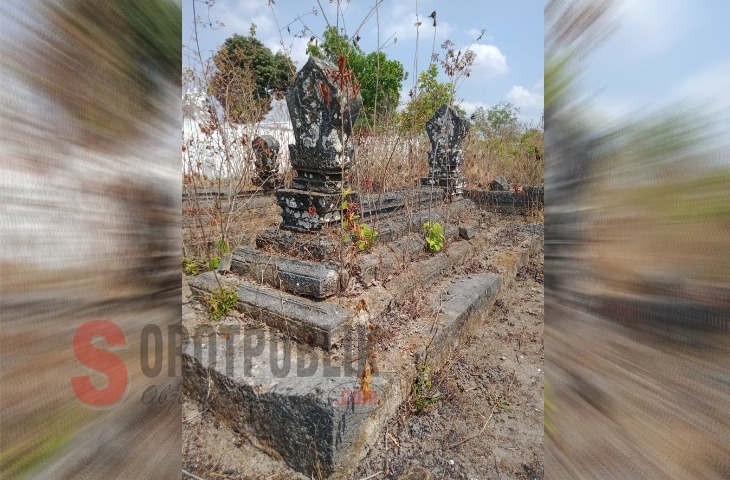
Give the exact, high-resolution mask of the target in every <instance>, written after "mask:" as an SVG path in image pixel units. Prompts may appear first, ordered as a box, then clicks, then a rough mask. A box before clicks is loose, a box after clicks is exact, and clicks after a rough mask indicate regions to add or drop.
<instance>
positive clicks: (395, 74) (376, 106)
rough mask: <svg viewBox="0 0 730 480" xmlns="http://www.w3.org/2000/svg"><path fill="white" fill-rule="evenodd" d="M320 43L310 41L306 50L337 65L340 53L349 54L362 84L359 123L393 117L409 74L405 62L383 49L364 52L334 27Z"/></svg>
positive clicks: (329, 29)
mask: <svg viewBox="0 0 730 480" xmlns="http://www.w3.org/2000/svg"><path fill="white" fill-rule="evenodd" d="M323 37H324V41H323V42H322V44H321V45H315V44H313V43H310V44H309V46H308V47H307V53H309V54H310V55H312V56H315V57H318V58H323V59H325V60H327V61H329V62H331V63H334V64H335V65H337V63H338V61H339V58H340V56H344V57H345V58H347V65H348V67H349V68H350V69H351V70H352V73H353V74H354V76H355V80H356V81H357V82H358V83H359V84H360V95H362V102H363V107H362V110H361V113H360V118H359V119H358V122H357V123H358V124H361V125H362V124H368V125H376V124H379V123H382V122H384V121H385V120H387V119H389V118H391V117H392V115H393V114H394V113H395V111H396V108H397V107H398V100H399V99H400V89H401V83H402V82H403V80H405V79H406V78H407V74H406V72H405V70H404V68H403V65H402V64H401V63H400V62H398V61H396V60H388V57H387V56H386V55H385V53H383V52H372V53H369V54H367V55H366V54H365V53H364V52H363V51H362V49H361V48H360V47H359V46H358V45H356V44H354V43H351V42H350V41H349V40H348V38H347V37H346V36H345V35H342V34H340V33H338V32H337V29H336V28H335V27H332V26H330V27H327V29H326V30H325V32H324V36H323Z"/></svg>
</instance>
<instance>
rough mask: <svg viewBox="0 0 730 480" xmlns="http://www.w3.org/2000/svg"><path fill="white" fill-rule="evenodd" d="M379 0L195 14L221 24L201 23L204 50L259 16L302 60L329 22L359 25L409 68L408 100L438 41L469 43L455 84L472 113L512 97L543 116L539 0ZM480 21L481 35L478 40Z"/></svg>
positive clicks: (261, 4) (263, 30)
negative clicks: (471, 59)
mask: <svg viewBox="0 0 730 480" xmlns="http://www.w3.org/2000/svg"><path fill="white" fill-rule="evenodd" d="M193 1H194V0H183V45H184V46H185V45H187V46H191V45H193V42H192V41H191V40H190V39H191V38H192V33H193V25H194V21H193V19H194V18H195V17H194V15H193V12H192V10H193ZM270 3H273V5H270ZM320 5H321V8H320ZM375 5H376V0H351V1H349V2H345V1H343V2H342V4H341V15H339V17H338V15H337V2H329V0H320V1H319V2H317V0H299V1H297V0H274V2H271V1H267V0H216V1H215V3H214V5H213V6H212V7H211V8H210V9H208V8H207V7H206V5H205V2H202V1H201V0H198V1H197V2H196V3H195V9H196V14H197V15H198V17H201V18H203V19H205V20H207V18H208V12H209V15H210V19H211V20H212V21H213V22H222V23H223V24H224V26H221V27H217V28H216V29H212V28H198V41H199V43H200V48H201V50H202V51H203V55H204V57H205V56H208V57H210V56H211V53H212V52H214V51H216V50H217V48H218V47H219V46H220V45H221V44H222V43H223V42H224V41H225V40H226V39H227V38H229V37H230V36H232V35H233V34H235V33H239V34H241V35H248V32H249V28H250V26H251V24H252V23H254V24H255V25H256V36H257V38H258V39H259V40H261V41H262V42H263V43H264V44H265V45H266V46H268V47H269V48H271V49H272V50H273V51H277V50H281V49H282V43H283V44H284V47H285V49H286V50H287V51H288V52H289V53H290V55H291V57H292V58H293V60H294V61H295V63H296V64H297V67H298V68H300V67H301V66H302V65H303V64H304V62H306V59H307V57H306V53H305V51H306V46H307V43H308V41H309V40H310V38H311V36H312V35H316V36H318V37H320V38H321V36H322V33H323V32H324V29H325V27H326V25H327V23H328V22H329V24H333V25H334V24H338V25H339V27H341V28H344V32H345V33H347V34H348V36H350V37H352V36H354V33H355V32H356V31H357V32H358V35H359V36H360V37H361V39H360V42H359V45H360V47H361V48H362V49H363V51H364V52H365V53H370V52H372V51H376V50H377V49H378V47H379V46H380V48H381V49H382V50H383V52H385V53H386V55H387V56H388V58H389V59H393V60H398V61H399V62H400V63H401V64H402V65H403V67H404V69H405V70H406V71H407V72H408V74H409V75H408V79H407V80H406V81H405V82H403V87H402V90H401V100H402V101H403V102H405V101H407V100H408V92H409V90H410V89H411V88H412V87H413V86H414V83H413V82H414V81H415V80H416V78H417V73H420V72H422V71H424V70H426V69H427V68H428V65H429V62H430V59H431V54H432V53H433V52H434V51H435V52H436V53H442V52H443V51H442V49H441V45H442V43H443V42H444V41H445V40H447V39H449V40H451V41H452V42H454V44H455V46H456V48H459V49H463V48H467V47H468V48H470V49H471V50H473V51H474V52H475V54H476V61H475V63H474V65H473V67H472V71H471V75H470V76H469V78H464V79H463V81H462V82H461V83H460V84H459V86H458V90H457V99H458V100H460V101H461V106H462V107H463V108H464V109H465V110H466V112H467V114H471V113H472V112H473V111H474V110H475V109H476V108H478V107H484V108H485V109H487V108H490V107H493V106H495V105H497V104H498V103H499V102H510V103H512V104H513V105H515V106H517V107H519V109H520V115H519V118H520V120H522V121H523V122H526V123H532V124H533V125H537V124H538V122H539V121H540V118H541V116H542V112H543V98H544V97H543V72H544V69H543V65H544V16H543V10H544V2H543V1H542V0H511V1H509V2H505V1H490V0H456V1H452V2H444V1H443V0H382V1H380V2H379V3H378V8H377V9H374V7H375ZM322 9H323V10H324V11H322ZM314 10H316V11H317V14H316V15H315V14H313V13H312V12H313V11H314ZM432 11H436V27H435V28H434V27H433V24H432V20H431V19H430V18H428V16H429V15H430V14H431V12H432ZM325 17H326V20H325ZM338 18H339V22H338V20H337V19H338ZM417 22H420V23H421V24H420V26H418V27H416V23H417ZM361 24H362V26H361ZM287 27H288V28H287ZM305 28H306V29H307V31H306V33H304V34H302V31H303V30H304V29H305ZM482 29H484V35H483V36H482V38H481V39H480V40H479V41H476V39H477V37H479V35H480V33H481V30H482ZM396 39H397V40H396ZM442 57H443V55H442ZM189 58H190V57H189V55H187V54H186V49H185V47H184V52H183V62H184V63H186V62H190V60H189ZM414 72H415V74H414ZM439 75H440V77H439V80H440V81H447V77H446V76H445V75H444V73H443V72H442V71H440V74H439Z"/></svg>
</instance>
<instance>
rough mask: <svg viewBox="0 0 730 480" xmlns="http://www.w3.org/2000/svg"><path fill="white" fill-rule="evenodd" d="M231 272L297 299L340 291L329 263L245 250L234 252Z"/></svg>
mask: <svg viewBox="0 0 730 480" xmlns="http://www.w3.org/2000/svg"><path fill="white" fill-rule="evenodd" d="M231 271H233V272H234V273H236V274H238V275H241V276H244V277H247V278H250V279H252V280H256V281H259V282H264V283H266V284H268V285H271V286H274V287H276V288H282V289H284V290H286V291H287V292H291V293H296V294H298V295H306V296H308V297H314V298H327V297H331V296H332V295H334V294H336V293H337V292H338V291H339V289H340V268H339V265H337V264H336V263H332V262H309V261H305V260H295V259H293V258H284V257H276V256H271V255H270V254H267V253H262V252H257V251H256V250H254V249H252V248H248V247H241V248H237V249H236V250H234V251H233V259H232V260H231Z"/></svg>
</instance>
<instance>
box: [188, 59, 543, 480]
mask: <svg viewBox="0 0 730 480" xmlns="http://www.w3.org/2000/svg"><path fill="white" fill-rule="evenodd" d="M345 80H346V78H343V72H342V70H338V69H337V68H336V67H335V66H334V65H330V64H328V63H327V62H325V61H323V60H319V59H315V58H310V59H309V61H308V62H307V63H306V64H305V66H304V67H303V68H302V69H301V71H300V72H299V73H298V75H297V78H296V80H295V84H294V85H293V86H292V87H291V88H290V90H289V91H288V92H287V103H288V106H289V109H290V116H291V119H292V124H293V126H294V136H295V142H296V143H295V144H293V145H289V149H290V158H291V162H292V165H293V167H294V168H295V169H296V171H297V177H296V178H295V181H294V182H293V183H292V188H290V189H281V188H280V189H278V190H277V191H276V199H277V202H278V204H279V205H280V206H281V208H282V214H281V215H282V223H281V225H280V227H279V228H277V229H269V230H264V231H263V232H262V233H261V234H260V235H259V236H258V237H257V239H256V248H253V247H240V248H236V249H235V250H234V251H233V252H232V257H231V261H230V267H227V268H226V269H224V270H225V271H224V270H219V271H217V272H206V273H204V274H201V275H199V276H197V277H196V278H195V279H193V280H192V281H191V282H190V288H191V290H192V292H193V293H194V294H195V295H197V296H200V297H202V296H205V295H209V294H210V293H211V292H213V291H215V290H216V289H217V288H219V287H221V286H224V287H230V288H234V289H235V290H236V292H237V294H238V302H237V307H236V308H237V310H239V311H240V312H242V313H243V314H244V315H245V316H246V318H248V319H250V320H251V321H252V322H251V325H249V324H246V325H248V326H246V327H245V328H244V326H243V325H242V324H240V323H236V322H235V321H233V322H231V321H228V320H226V321H221V322H220V324H219V325H214V326H209V327H206V330H204V331H201V332H198V331H196V332H189V336H188V337H187V338H186V340H185V341H184V344H183V365H184V366H183V368H184V373H183V377H184V378H183V380H184V390H185V392H186V394H187V395H189V396H190V397H191V398H193V399H197V400H199V401H200V402H201V404H205V405H206V408H209V409H210V410H211V412H213V414H215V415H216V416H218V417H220V418H222V419H223V420H224V421H225V422H226V423H227V424H229V425H232V427H233V428H234V429H237V430H241V431H246V432H248V433H249V434H250V435H251V438H253V439H255V441H256V442H257V443H258V445H259V446H260V447H261V448H262V449H263V450H264V451H267V452H269V453H270V454H272V455H274V456H275V457H277V458H279V459H281V460H282V461H283V462H285V463H286V464H287V465H288V466H289V467H291V468H293V469H295V470H297V471H299V472H303V473H304V474H306V475H315V476H317V477H318V478H320V477H323V478H325V477H327V478H348V475H349V472H350V471H351V470H352V468H354V466H355V465H356V462H357V461H358V459H359V458H360V456H361V455H363V454H364V453H365V450H364V449H365V447H366V446H367V445H368V444H370V443H372V442H373V441H374V440H375V439H376V435H377V434H378V432H379V430H380V429H381V428H382V427H383V425H384V424H385V422H387V420H388V419H389V418H390V416H392V415H393V413H394V412H395V411H396V409H397V408H398V406H399V405H400V404H401V403H402V402H403V401H405V400H406V399H407V397H408V394H409V391H410V386H411V384H412V383H413V381H414V379H415V378H416V377H417V375H418V371H419V368H420V367H421V366H422V363H423V362H425V361H426V359H427V361H428V363H429V366H430V368H432V369H433V370H434V371H435V370H438V368H439V367H440V366H441V365H443V362H445V361H446V359H447V357H448V355H449V354H450V352H452V351H453V349H454V348H455V347H456V345H458V342H459V339H460V338H463V336H464V335H466V334H467V333H468V331H469V330H470V329H472V328H473V327H474V326H475V325H478V324H479V323H480V322H483V321H484V320H485V318H486V316H487V315H488V310H489V307H490V305H491V304H492V303H493V302H494V300H495V299H496V295H497V294H498V292H499V290H500V288H501V287H502V285H504V284H505V283H506V282H507V283H508V282H509V278H510V276H511V277H514V275H515V273H516V271H517V269H518V268H519V266H520V265H521V264H523V263H525V262H526V261H527V258H528V254H529V253H530V251H531V250H533V249H535V248H537V247H538V246H539V244H540V243H541V242H540V241H539V239H537V238H536V237H535V236H533V237H527V236H526V237H525V238H524V241H521V242H520V243H519V245H518V246H517V247H515V248H513V251H512V250H510V251H505V252H499V254H495V257H494V258H495V260H494V261H495V262H498V263H500V264H501V265H503V266H504V269H503V270H504V272H505V273H504V274H500V275H497V274H493V273H488V272H486V271H479V272H473V273H471V274H469V275H459V276H456V277H453V278H450V277H449V275H448V273H449V272H451V271H453V270H454V269H458V268H461V267H463V266H464V265H465V264H466V263H468V262H469V261H470V260H472V259H474V258H475V257H476V256H478V255H481V254H483V252H485V251H486V250H487V246H488V245H489V243H490V241H491V238H492V233H493V232H491V231H490V230H489V228H490V216H489V215H488V214H485V213H484V212H482V211H480V210H479V209H478V208H477V207H476V206H475V204H474V202H472V201H471V200H470V199H467V198H459V194H460V192H461V190H460V189H463V187H464V184H465V182H464V181H463V178H462V177H461V174H460V173H459V172H458V168H457V167H458V164H460V161H461V158H462V156H463V154H462V153H460V152H461V150H460V142H461V140H463V136H464V134H465V131H466V127H465V125H466V124H465V123H463V119H460V118H459V117H458V116H455V115H453V114H452V113H451V112H452V111H450V110H448V109H444V108H442V109H440V110H439V112H440V113H437V115H436V116H435V117H434V119H432V121H431V122H430V125H431V127H428V128H430V129H431V130H430V131H429V136H430V138H431V139H432V146H433V151H432V155H429V160H430V161H431V162H430V163H431V165H432V177H430V178H432V179H436V181H434V182H431V183H429V184H427V185H426V186H425V188H418V189H414V190H413V191H410V192H390V193H387V194H371V195H359V194H358V193H357V192H349V191H348V190H349V187H348V185H347V183H346V178H347V171H348V169H350V168H351V167H352V165H353V162H354V161H355V158H354V154H353V153H354V150H353V147H352V141H351V138H350V136H351V133H352V130H351V125H352V124H353V123H354V121H355V119H356V118H357V115H358V113H359V109H360V106H361V99H360V97H359V94H358V93H357V89H356V88H352V86H351V85H349V84H348V82H347V81H345ZM447 122H451V123H450V124H447ZM444 139H446V140H444ZM454 150H458V152H459V153H458V154H453V151H454ZM452 167H453V168H452ZM343 192H347V194H346V195H343ZM444 192H446V194H448V195H446V196H448V197H450V198H451V199H452V201H450V202H444V201H443V200H444V198H445V194H444ZM343 201H347V202H348V205H354V204H358V205H359V208H358V213H359V215H360V219H359V221H360V222H365V221H367V222H368V223H369V224H371V225H373V226H374V227H375V228H377V231H378V236H377V237H376V241H375V242H374V244H373V245H372V246H369V247H368V248H366V249H364V251H362V252H359V251H358V249H357V248H354V245H352V244H351V243H349V242H350V240H349V238H350V237H349V236H347V237H345V238H343V235H342V228H343V227H342V226H341V222H342V219H343V215H345V214H346V211H347V209H345V208H343V207H344V205H343ZM427 221H431V222H440V223H441V224H442V225H443V226H444V230H445V232H444V234H445V244H446V247H445V248H444V249H443V250H442V251H441V252H439V253H437V254H428V253H426V252H425V248H424V247H425V244H424V233H423V230H422V225H423V223H424V222H427ZM344 251H347V252H348V255H344V254H343V252H344ZM500 255H501V257H500ZM414 291H423V292H424V295H425V298H427V299H428V300H427V302H426V303H428V304H429V305H430V307H429V308H432V309H433V311H435V312H438V324H439V328H436V330H435V331H434V329H433V321H432V320H431V319H425V318H421V317H418V318H414V319H413V321H412V322H411V323H409V324H408V325H407V326H405V327H404V330H403V331H402V332H401V333H400V334H399V336H398V338H400V339H401V340H399V341H402V342H408V344H409V345H413V348H410V347H409V349H406V348H390V349H383V348H380V347H378V345H379V343H378V341H377V340H376V339H374V337H373V336H372V332H373V331H374V330H373V329H374V325H375V324H377V323H378V322H382V321H383V319H384V318H386V315H387V314H388V312H389V311H390V310H391V308H392V307H393V306H394V305H397V304H399V302H401V301H403V300H404V299H406V298H408V297H409V295H413V294H414Z"/></svg>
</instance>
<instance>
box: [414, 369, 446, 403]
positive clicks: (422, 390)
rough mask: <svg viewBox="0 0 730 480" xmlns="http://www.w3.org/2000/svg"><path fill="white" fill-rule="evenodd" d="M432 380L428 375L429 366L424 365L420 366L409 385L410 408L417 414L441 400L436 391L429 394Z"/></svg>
mask: <svg viewBox="0 0 730 480" xmlns="http://www.w3.org/2000/svg"><path fill="white" fill-rule="evenodd" d="M432 386H433V382H432V381H431V378H430V376H429V367H428V365H424V366H423V367H422V368H421V372H420V373H419V374H418V378H416V381H415V382H413V385H411V401H410V403H411V408H412V410H413V411H414V412H415V413H417V414H419V413H422V412H424V411H425V410H426V409H427V408H428V407H430V406H431V405H433V404H434V403H436V402H438V401H439V400H441V394H439V393H438V392H437V393H435V394H431V387H432Z"/></svg>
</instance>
